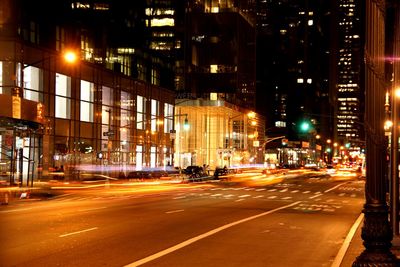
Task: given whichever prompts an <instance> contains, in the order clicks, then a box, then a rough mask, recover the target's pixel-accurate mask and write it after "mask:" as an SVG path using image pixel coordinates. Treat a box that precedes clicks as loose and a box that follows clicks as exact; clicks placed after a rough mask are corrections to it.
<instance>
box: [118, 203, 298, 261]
mask: <svg viewBox="0 0 400 267" xmlns="http://www.w3.org/2000/svg"><path fill="white" fill-rule="evenodd" d="M299 203H300V201H297V202H294V203H291V204H289V205H286V206H282V207H279V208H276V209H273V210H270V211H266V212H263V213H260V214H257V215H254V216H250V217H247V218H244V219H241V220H239V221H236V222H232V223H229V224H225V225H223V226H221V227H218V228H215V229H213V230H211V231H208V232H206V233H204V234H201V235H198V236H196V237H193V238H190V239H188V240H186V241H183V242H182V243H179V244H177V245H175V246H172V247H170V248H167V249H164V250H162V251H160V252H157V253H155V254H153V255H150V256H148V257H146V258H143V259H140V260H138V261H135V262H133V263H130V264H128V265H125V267H134V266H140V265H142V264H145V263H148V262H150V261H153V260H155V259H158V258H160V257H162V256H165V255H167V254H169V253H172V252H174V251H176V250H178V249H181V248H183V247H186V246H189V245H190V244H192V243H195V242H197V241H199V240H201V239H204V238H206V237H209V236H211V235H214V234H216V233H218V232H221V231H223V230H225V229H228V228H231V227H233V226H236V225H238V224H241V223H245V222H248V221H250V220H254V219H257V218H259V217H262V216H265V215H268V214H271V213H274V212H276V211H279V210H283V209H286V208H290V207H292V206H295V205H297V204H299Z"/></svg>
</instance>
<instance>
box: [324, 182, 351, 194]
mask: <svg viewBox="0 0 400 267" xmlns="http://www.w3.org/2000/svg"><path fill="white" fill-rule="evenodd" d="M344 184H347V182H345V183H341V184H338V185H336V186H334V187H332V188H329V189H327V190H325V191H324V193H328V192H330V191H332V190H335V189H336V188H338V187H341V186H342V185H344Z"/></svg>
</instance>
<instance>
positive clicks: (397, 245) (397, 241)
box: [340, 223, 400, 267]
mask: <svg viewBox="0 0 400 267" xmlns="http://www.w3.org/2000/svg"><path fill="white" fill-rule="evenodd" d="M362 226H363V224H362V223H361V224H360V225H359V226H358V228H357V231H356V232H355V234H354V236H353V239H352V240H351V242H350V245H349V247H348V249H347V251H346V254H345V256H344V258H343V261H342V263H341V264H340V267H351V266H352V264H353V262H354V261H355V260H356V258H357V257H358V256H359V255H360V254H361V253H362V252H363V251H364V249H365V247H364V245H363V240H362V238H361V229H362ZM391 250H392V253H393V254H394V255H396V256H397V258H399V259H400V236H397V237H396V236H395V237H394V238H393V240H392V249H391ZM374 266H375V265H374ZM376 266H378V265H376Z"/></svg>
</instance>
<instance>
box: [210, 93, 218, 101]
mask: <svg viewBox="0 0 400 267" xmlns="http://www.w3.org/2000/svg"><path fill="white" fill-rule="evenodd" d="M210 100H218V94H217V93H210Z"/></svg>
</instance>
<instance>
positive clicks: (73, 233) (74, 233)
mask: <svg viewBox="0 0 400 267" xmlns="http://www.w3.org/2000/svg"><path fill="white" fill-rule="evenodd" d="M96 229H98V227H93V228H89V229H85V230H82V231H77V232H72V233H68V234H63V235H59V236H58V237H66V236H70V235H76V234H80V233H84V232H89V231H93V230H96Z"/></svg>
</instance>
